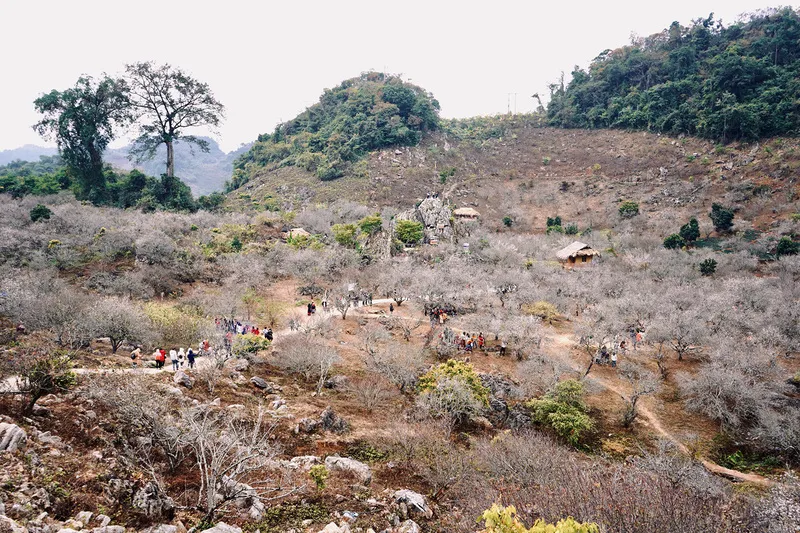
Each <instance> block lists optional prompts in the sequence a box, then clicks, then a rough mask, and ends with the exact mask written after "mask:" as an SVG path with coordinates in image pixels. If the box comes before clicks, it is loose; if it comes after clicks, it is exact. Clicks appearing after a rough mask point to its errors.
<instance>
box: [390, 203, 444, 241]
mask: <svg viewBox="0 0 800 533" xmlns="http://www.w3.org/2000/svg"><path fill="white" fill-rule="evenodd" d="M451 217H452V210H451V209H450V205H448V204H446V203H444V202H442V199H441V198H426V199H425V200H423V201H422V202H421V203H420V204H419V205H418V206H417V207H416V208H415V209H408V210H406V211H403V212H402V213H399V214H398V215H397V216H395V218H394V221H395V223H396V222H397V221H400V220H413V221H415V222H421V223H422V225H423V226H424V232H425V242H429V241H431V240H437V241H440V242H442V241H447V242H453V240H454V239H455V231H454V229H453V225H452V223H451V221H450V218H451ZM392 232H394V227H392Z"/></svg>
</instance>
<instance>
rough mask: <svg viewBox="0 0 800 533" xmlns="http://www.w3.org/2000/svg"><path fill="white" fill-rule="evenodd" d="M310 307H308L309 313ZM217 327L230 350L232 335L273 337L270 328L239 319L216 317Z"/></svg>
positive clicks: (270, 339)
mask: <svg viewBox="0 0 800 533" xmlns="http://www.w3.org/2000/svg"><path fill="white" fill-rule="evenodd" d="M310 311H311V308H310V307H309V313H310ZM214 323H215V324H216V326H217V329H218V330H220V331H224V332H225V348H226V349H228V350H230V349H231V347H232V346H233V336H234V335H255V336H257V337H264V338H265V339H267V340H268V341H270V342H272V340H273V339H274V338H275V335H274V333H273V332H272V328H259V327H258V326H256V325H252V324H246V323H242V322H241V321H240V320H234V319H231V318H225V317H217V318H215V319H214Z"/></svg>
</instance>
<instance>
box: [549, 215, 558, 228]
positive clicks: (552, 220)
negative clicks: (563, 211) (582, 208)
mask: <svg viewBox="0 0 800 533" xmlns="http://www.w3.org/2000/svg"><path fill="white" fill-rule="evenodd" d="M553 226H559V227H560V226H561V217H560V216H558V215H556V216H554V217H552V218H551V217H547V227H548V228H552V227H553Z"/></svg>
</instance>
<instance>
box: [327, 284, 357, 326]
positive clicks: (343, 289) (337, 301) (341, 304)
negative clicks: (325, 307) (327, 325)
mask: <svg viewBox="0 0 800 533" xmlns="http://www.w3.org/2000/svg"><path fill="white" fill-rule="evenodd" d="M328 302H329V303H331V304H333V308H334V309H336V310H337V311H339V312H340V313H341V314H342V320H344V319H346V318H347V311H348V310H349V309H350V307H352V305H353V299H352V296H351V294H350V291H349V290H348V288H347V285H346V284H345V285H341V286H339V287H337V288H336V289H334V290H331V291H330V292H329V293H328Z"/></svg>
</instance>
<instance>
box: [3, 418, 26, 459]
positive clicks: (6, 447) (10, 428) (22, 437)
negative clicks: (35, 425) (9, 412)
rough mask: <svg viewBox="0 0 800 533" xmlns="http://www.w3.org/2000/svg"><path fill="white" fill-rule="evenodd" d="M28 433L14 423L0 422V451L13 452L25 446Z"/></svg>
mask: <svg viewBox="0 0 800 533" xmlns="http://www.w3.org/2000/svg"><path fill="white" fill-rule="evenodd" d="M27 442H28V435H27V434H26V433H25V430H24V429H22V428H21V427H19V426H18V425H16V424H9V423H7V422H2V423H0V453H2V452H15V451H17V450H20V449H23V448H25V445H26V444H27Z"/></svg>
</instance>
